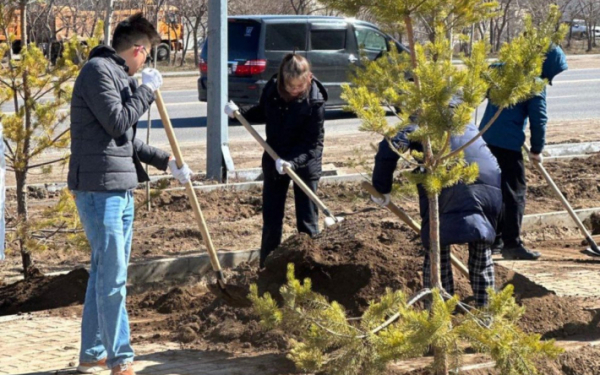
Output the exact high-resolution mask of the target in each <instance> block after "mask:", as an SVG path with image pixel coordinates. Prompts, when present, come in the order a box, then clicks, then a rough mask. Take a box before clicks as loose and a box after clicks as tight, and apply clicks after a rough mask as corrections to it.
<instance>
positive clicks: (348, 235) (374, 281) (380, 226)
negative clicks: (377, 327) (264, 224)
mask: <svg viewBox="0 0 600 375" xmlns="http://www.w3.org/2000/svg"><path fill="white" fill-rule="evenodd" d="M289 263H293V264H294V265H295V270H296V277H297V278H298V279H300V280H303V279H305V278H310V279H311V280H312V284H313V290H315V291H316V292H318V293H321V294H323V295H325V296H326V297H328V298H329V300H330V301H337V302H339V303H340V304H342V305H343V306H344V307H345V308H346V309H347V310H348V312H349V314H351V315H359V314H360V313H361V312H362V311H363V310H364V309H365V308H366V307H367V306H368V302H369V301H371V300H374V299H377V298H378V297H380V296H381V295H382V294H383V293H384V292H385V288H392V289H395V290H404V291H406V292H407V293H409V294H411V293H413V292H415V291H417V290H418V289H420V288H421V280H420V276H419V272H420V270H421V264H422V258H421V246H420V242H419V241H418V240H417V238H416V236H415V234H414V233H413V232H412V231H411V230H410V229H408V228H406V227H405V226H401V225H400V224H398V223H397V222H392V221H375V222H367V221H364V222H363V221H361V220H356V219H349V220H346V221H343V222H342V223H340V224H338V225H337V226H336V227H334V228H331V229H329V230H326V231H325V232H323V233H322V234H321V235H320V236H318V237H317V238H315V239H311V238H310V237H309V236H307V235H305V234H298V235H295V236H292V237H291V238H289V239H288V240H287V241H285V242H284V243H283V244H282V245H281V246H280V247H279V248H278V249H277V250H276V251H275V252H274V253H273V254H271V255H270V256H269V257H268V258H267V260H266V262H265V270H263V271H261V272H260V274H259V275H258V286H259V290H260V291H262V292H265V291H268V292H270V293H271V294H272V295H278V294H279V293H278V291H279V287H280V286H281V285H282V284H283V283H285V281H286V270H287V265H288V264H289Z"/></svg>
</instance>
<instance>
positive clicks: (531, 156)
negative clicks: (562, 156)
mask: <svg viewBox="0 0 600 375" xmlns="http://www.w3.org/2000/svg"><path fill="white" fill-rule="evenodd" d="M529 159H531V160H532V161H537V162H538V163H540V164H542V162H543V161H544V157H543V156H542V154H533V153H531V154H529Z"/></svg>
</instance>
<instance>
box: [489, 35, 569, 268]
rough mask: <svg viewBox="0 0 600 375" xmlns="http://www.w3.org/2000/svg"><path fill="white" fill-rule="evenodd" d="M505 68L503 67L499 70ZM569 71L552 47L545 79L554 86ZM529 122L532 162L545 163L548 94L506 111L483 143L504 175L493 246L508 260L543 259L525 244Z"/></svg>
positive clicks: (560, 53)
mask: <svg viewBox="0 0 600 375" xmlns="http://www.w3.org/2000/svg"><path fill="white" fill-rule="evenodd" d="M499 68H501V66H500V67H499ZM567 69H568V66H567V58H566V56H565V54H564V52H563V51H562V49H561V48H560V47H559V46H552V47H551V48H550V50H549V51H548V53H547V54H546V60H545V61H544V64H543V66H542V76H541V78H542V79H547V80H548V83H550V84H552V79H553V78H554V77H556V76H557V75H558V74H560V73H562V72H564V71H565V70H567ZM497 110H498V107H497V106H495V105H494V104H492V103H490V102H488V105H487V108H486V110H485V114H484V115H483V118H482V120H481V124H480V125H479V128H480V129H482V128H484V127H485V126H486V124H487V123H488V122H489V121H490V119H491V118H492V117H493V116H494V114H495V113H496V112H497ZM528 120H529V129H530V131H531V154H530V155H531V158H532V159H534V160H537V161H538V162H540V163H541V162H542V151H543V149H544V145H545V141H546V123H547V122H548V115H547V109H546V90H545V89H544V91H542V92H541V93H540V94H538V95H536V96H534V97H533V98H531V99H528V100H525V101H523V102H521V103H518V104H516V105H514V106H512V107H510V108H506V109H504V110H503V111H502V113H501V114H500V116H499V117H498V119H497V120H496V121H495V122H494V123H493V124H492V126H491V127H490V128H489V129H488V130H487V131H486V132H485V133H484V134H483V139H484V140H485V142H486V143H487V144H488V146H489V148H490V150H491V151H492V153H493V154H494V156H496V159H497V160H498V164H499V165H500V170H501V171H502V199H503V210H502V215H501V218H500V222H499V225H498V228H497V229H498V230H497V232H498V233H497V238H496V240H495V242H494V245H493V250H494V252H501V253H502V257H503V258H505V259H525V260H535V259H538V258H539V257H540V253H539V252H537V251H531V250H529V249H527V248H526V247H525V246H524V245H523V241H522V240H521V224H522V222H523V215H524V212H525V193H526V189H527V185H526V181H525V164H524V162H523V151H522V147H523V145H524V144H525V129H526V127H527V122H528Z"/></svg>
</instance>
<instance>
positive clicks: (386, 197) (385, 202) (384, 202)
mask: <svg viewBox="0 0 600 375" xmlns="http://www.w3.org/2000/svg"><path fill="white" fill-rule="evenodd" d="M382 195H383V198H377V197H375V196H373V195H371V200H372V201H373V202H375V203H376V204H378V205H380V206H381V207H385V206H387V205H388V204H389V203H390V198H391V197H390V194H382Z"/></svg>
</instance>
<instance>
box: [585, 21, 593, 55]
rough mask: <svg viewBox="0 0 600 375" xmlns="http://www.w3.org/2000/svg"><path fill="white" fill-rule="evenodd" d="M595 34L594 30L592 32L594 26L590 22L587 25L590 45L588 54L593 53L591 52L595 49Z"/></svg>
mask: <svg viewBox="0 0 600 375" xmlns="http://www.w3.org/2000/svg"><path fill="white" fill-rule="evenodd" d="M593 33H594V30H592V24H591V22H590V23H588V24H587V45H588V48H587V50H586V52H591V50H592V49H593V43H592V37H593Z"/></svg>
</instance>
